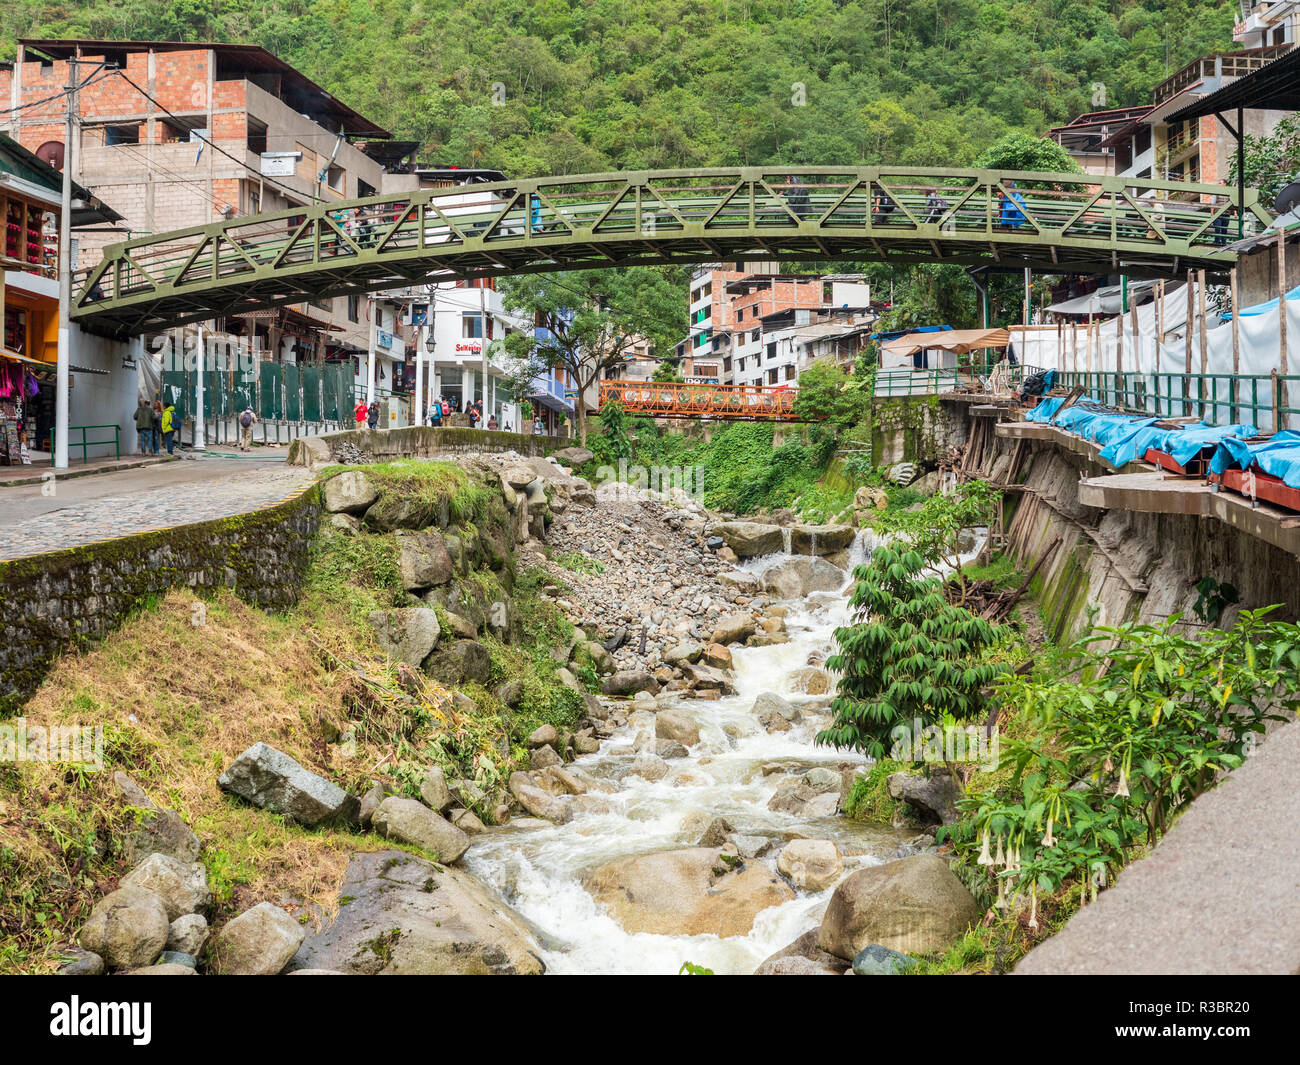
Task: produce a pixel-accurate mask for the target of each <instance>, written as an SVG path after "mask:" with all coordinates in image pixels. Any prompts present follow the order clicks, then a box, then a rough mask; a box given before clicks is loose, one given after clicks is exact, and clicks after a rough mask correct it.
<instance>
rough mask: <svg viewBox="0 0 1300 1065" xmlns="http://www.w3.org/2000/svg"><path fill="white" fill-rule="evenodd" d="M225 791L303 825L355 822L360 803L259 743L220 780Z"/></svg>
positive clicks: (237, 759) (291, 760)
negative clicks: (344, 820) (343, 820)
mask: <svg viewBox="0 0 1300 1065" xmlns="http://www.w3.org/2000/svg"><path fill="white" fill-rule="evenodd" d="M217 783H218V784H219V785H220V786H221V788H222V790H224V791H229V792H233V793H234V794H235V795H238V796H240V797H241V798H244V799H247V800H248V801H249V802H251V803H252V804H253V805H254V806H260V807H262V808H263V809H264V810H270V811H271V812H272V813H274V814H280V815H281V816H282V817H287V818H288V819H289V820H291V821H297V822H298V823H299V824H301V825H309V826H310V825H320V824H324V823H326V822H328V821H334V820H338V819H340V818H343V819H348V820H350V819H352V818H354V817H355V816H356V814H357V812H358V809H359V806H360V804H359V803H358V802H357V800H356V799H355V798H353V797H352V796H351V795H349V794H348V793H347V792H346V791H344V790H343V789H342V788H340V787H339V786H338V785H337V784H331V783H330V782H329V781H328V780H326V779H325V778H324V777H322V776H317V775H316V774H315V773H312V772H310V771H309V770H307V769H304V768H303V767H302V766H300V765H299V764H298V763H297V762H295V761H294V760H293V759H292V758H290V757H289V756H288V755H287V754H285V753H284V752H283V751H277V750H276V749H275V748H274V747H272V746H270V745H269V744H266V743H255V744H253V746H251V747H250V748H248V750H246V751H245V752H244V753H243V754H241V755H240V756H239V757H238V758H236V759H235V760H234V761H233V762H231V763H230V768H229V769H227V770H226V771H225V772H224V773H222V774H221V776H219V777H218V778H217Z"/></svg>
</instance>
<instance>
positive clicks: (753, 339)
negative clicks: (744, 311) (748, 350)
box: [749, 329, 758, 344]
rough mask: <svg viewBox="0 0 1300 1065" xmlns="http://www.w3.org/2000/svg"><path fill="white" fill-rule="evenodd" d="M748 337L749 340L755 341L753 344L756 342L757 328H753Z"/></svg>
mask: <svg viewBox="0 0 1300 1065" xmlns="http://www.w3.org/2000/svg"><path fill="white" fill-rule="evenodd" d="M749 339H750V341H751V342H752V343H755V344H757V343H758V330H757V329H755V330H754V331H753V332H752V333H750V334H749Z"/></svg>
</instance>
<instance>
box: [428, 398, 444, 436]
mask: <svg viewBox="0 0 1300 1065" xmlns="http://www.w3.org/2000/svg"><path fill="white" fill-rule="evenodd" d="M429 421H431V422H432V423H433V427H434V428H435V429H438V428H441V426H442V400H438V401H437V402H435V403H434V404H433V405H432V406H431V407H430V408H429Z"/></svg>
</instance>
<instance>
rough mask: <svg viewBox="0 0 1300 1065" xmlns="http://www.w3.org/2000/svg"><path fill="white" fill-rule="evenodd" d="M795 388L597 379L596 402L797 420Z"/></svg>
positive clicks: (678, 413) (655, 411) (642, 410)
mask: <svg viewBox="0 0 1300 1065" xmlns="http://www.w3.org/2000/svg"><path fill="white" fill-rule="evenodd" d="M795 395H796V393H795V391H794V390H793V389H790V388H782V389H772V388H762V387H758V386H754V385H692V384H677V383H672V382H664V383H660V382H657V381H635V382H634V381H601V382H600V403H601V406H604V405H605V404H606V403H609V402H611V401H617V402H619V403H621V404H622V405H623V408H624V410H626V411H627V412H628V413H629V414H639V415H645V416H650V417H660V418H701V417H709V418H758V419H776V420H780V421H797V420H799V419H797V418H796V417H795V414H794V401H795Z"/></svg>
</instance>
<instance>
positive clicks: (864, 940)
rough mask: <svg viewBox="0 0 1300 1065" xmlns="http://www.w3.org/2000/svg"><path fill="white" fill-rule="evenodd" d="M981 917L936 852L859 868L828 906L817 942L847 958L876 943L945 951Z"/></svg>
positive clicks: (913, 950)
mask: <svg viewBox="0 0 1300 1065" xmlns="http://www.w3.org/2000/svg"><path fill="white" fill-rule="evenodd" d="M979 918H980V908H979V906H978V905H977V904H976V902H975V899H974V898H973V897H972V896H971V893H970V892H969V891H967V890H966V887H965V885H964V884H962V882H961V881H960V880H958V879H957V877H956V876H955V875H954V874H953V872H952V870H951V869H949V868H948V863H947V862H946V861H944V860H943V859H942V858H940V857H939V856H938V855H936V854H915V855H913V856H912V857H910V858H901V859H899V860H898V861H895V862H886V863H885V864H884V865H877V866H873V867H871V868H869V869H861V870H859V871H858V872H856V873H854V874H852V875H851V876H850V877H848V879H846V880H844V881H843V882H842V883H841V884H840V886H839V887H837V888H836V889H835V893H834V894H833V895H832V896H831V901H830V903H829V905H827V907H826V914H825V916H824V917H823V918H822V924H821V930H820V933H819V934H818V938H817V942H818V945H819V946H820V947H821V948H822V949H823V950H826V951H829V952H830V953H832V954H835V955H838V956H839V957H841V958H843V959H845V960H846V961H852V960H853V959H854V958H856V957H857V956H858V954H859V953H861V952H862V950H863V949H864V948H865V947H868V946H870V945H872V944H873V943H874V944H877V945H879V946H882V947H886V948H888V949H889V950H896V951H899V952H901V953H904V954H930V953H935V952H938V951H943V950H947V949H948V947H950V946H951V945H952V944H953V943H955V942H956V941H957V940H958V939H960V938H961V937H962V936H963V935H965V934H966V930H967V929H968V928H969V927H970V926H971V925H972V924H973V923H974V922H975V921H978V920H979Z"/></svg>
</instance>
